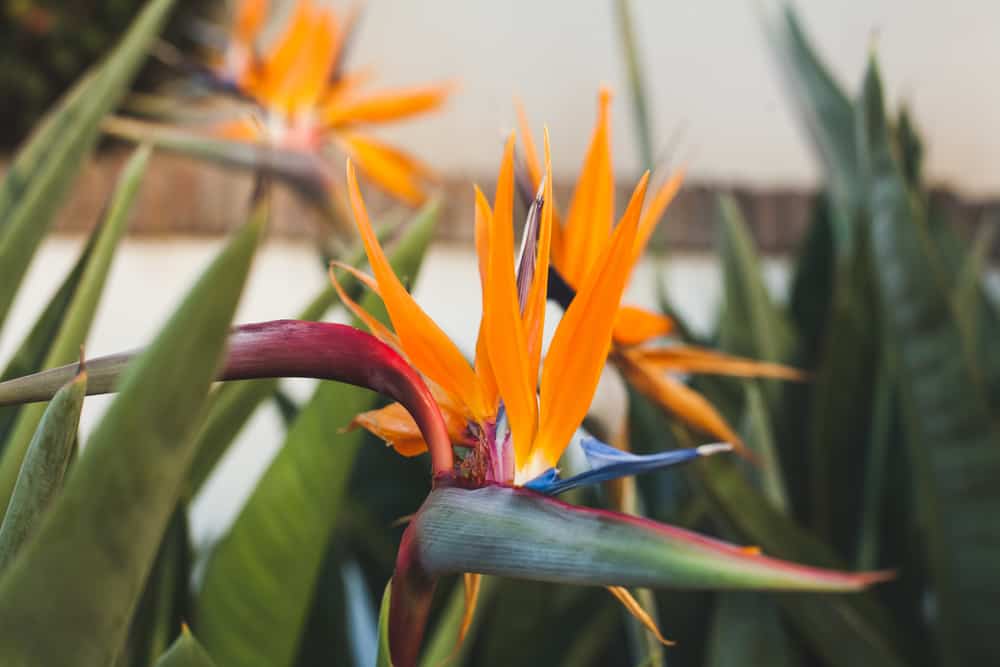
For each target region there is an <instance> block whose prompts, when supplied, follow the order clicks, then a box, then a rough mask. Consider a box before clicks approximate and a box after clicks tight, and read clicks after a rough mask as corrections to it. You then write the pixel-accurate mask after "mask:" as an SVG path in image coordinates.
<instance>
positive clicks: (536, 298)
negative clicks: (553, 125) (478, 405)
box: [524, 128, 555, 384]
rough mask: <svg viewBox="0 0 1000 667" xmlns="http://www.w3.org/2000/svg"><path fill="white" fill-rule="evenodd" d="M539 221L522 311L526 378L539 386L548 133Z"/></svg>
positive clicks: (548, 221)
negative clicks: (531, 269) (527, 376)
mask: <svg viewBox="0 0 1000 667" xmlns="http://www.w3.org/2000/svg"><path fill="white" fill-rule="evenodd" d="M542 197H543V203H542V214H541V215H542V219H541V225H540V227H539V229H538V246H537V252H536V256H535V273H534V275H533V277H532V281H531V287H530V289H529V291H528V299H527V302H526V303H525V308H524V331H525V336H526V342H527V350H528V362H529V371H528V373H529V376H530V377H531V381H532V383H533V384H534V383H537V382H538V367H539V366H540V365H541V360H542V338H543V336H544V333H545V305H546V302H547V301H546V300H547V298H548V285H549V253H550V251H551V245H552V229H553V225H554V224H555V223H554V222H553V217H554V216H553V208H554V205H555V204H554V202H553V200H552V150H551V147H550V146H549V130H548V128H546V129H545V190H544V191H543V193H542Z"/></svg>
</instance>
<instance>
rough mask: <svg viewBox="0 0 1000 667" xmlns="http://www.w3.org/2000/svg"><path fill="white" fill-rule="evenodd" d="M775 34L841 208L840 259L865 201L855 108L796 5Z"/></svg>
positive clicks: (836, 218) (837, 218)
mask: <svg viewBox="0 0 1000 667" xmlns="http://www.w3.org/2000/svg"><path fill="white" fill-rule="evenodd" d="M777 23H778V25H774V26H771V28H770V30H769V32H770V37H771V41H772V42H773V44H774V46H775V49H776V52H777V60H778V64H779V65H780V66H781V67H782V70H783V73H784V74H785V76H786V79H787V82H788V85H789V88H790V91H791V100H792V103H793V105H794V106H795V108H796V110H797V111H798V112H799V115H800V118H801V120H802V122H803V124H804V125H805V128H806V130H807V131H808V133H809V136H810V138H811V139H812V141H813V145H814V148H815V149H816V153H817V156H818V157H819V159H820V160H821V161H822V163H823V166H824V168H825V170H826V175H827V179H828V182H829V188H830V194H831V197H832V199H833V201H834V202H835V204H836V206H835V208H834V210H833V216H832V217H831V223H832V225H831V228H832V230H833V238H834V240H835V242H836V246H835V247H836V248H837V251H838V254H841V253H844V254H847V253H849V251H850V249H851V246H852V244H853V235H854V229H853V227H854V223H853V219H854V216H855V212H856V211H857V210H858V208H859V206H860V205H861V202H862V201H863V198H864V190H863V182H862V180H861V178H862V176H861V173H860V170H859V161H858V153H857V141H856V137H857V129H856V126H855V120H854V107H853V105H852V104H851V100H850V99H849V98H848V96H847V95H846V94H844V91H843V90H842V89H841V87H840V85H839V84H838V83H837V82H836V81H834V79H833V77H832V76H831V74H830V72H829V71H828V69H827V68H826V66H825V65H824V64H823V63H822V62H821V61H820V59H819V56H818V55H817V54H816V52H815V51H814V50H813V48H812V46H811V45H810V44H809V40H808V38H807V36H806V34H805V32H804V30H803V29H802V26H801V24H800V23H799V20H798V17H797V16H796V14H795V11H794V10H793V9H792V7H791V6H790V5H786V6H784V8H783V10H782V16H781V18H780V19H778V20H777Z"/></svg>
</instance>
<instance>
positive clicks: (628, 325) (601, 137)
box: [517, 88, 803, 448]
mask: <svg viewBox="0 0 1000 667" xmlns="http://www.w3.org/2000/svg"><path fill="white" fill-rule="evenodd" d="M610 104H611V91H610V90H609V89H607V88H602V89H601V90H600V92H599V94H598V117H597V123H596V126H595V128H594V131H593V135H592V138H591V142H590V147H589V149H588V151H587V155H586V157H585V159H584V162H583V166H582V168H581V171H580V176H579V178H578V180H577V183H576V188H575V190H574V193H573V196H572V199H571V200H570V204H569V208H568V210H567V212H566V215H565V218H564V219H563V220H562V224H558V223H557V224H554V225H553V228H552V272H553V279H552V282H553V283H554V284H553V287H552V288H551V289H550V291H549V292H550V296H551V297H553V298H554V300H556V301H558V302H560V303H561V305H562V306H563V307H567V306H569V305H570V304H571V302H572V301H573V300H575V296H574V295H575V294H577V293H578V289H579V288H580V287H581V286H582V285H583V283H584V281H585V280H586V277H587V276H588V275H590V274H591V273H592V272H593V271H594V270H595V268H596V260H597V257H598V255H599V253H600V251H601V248H602V247H603V245H604V244H605V243H606V242H607V239H608V237H609V235H610V234H611V233H612V222H613V215H614V208H615V204H614V189H615V180H614V169H613V168H612V159H611V133H610V127H609V125H610V116H611V113H610ZM517 115H518V121H519V127H520V131H521V137H522V142H523V147H524V151H523V153H524V162H525V167H526V169H525V172H526V175H525V180H528V181H529V182H530V183H531V184H533V185H534V187H535V188H537V187H538V184H539V183H540V182H541V180H542V172H541V166H540V162H539V159H538V150H537V148H536V146H535V142H534V139H533V137H532V134H531V128H530V124H529V123H528V121H527V117H526V115H525V112H524V109H523V107H521V105H520V104H518V105H517ZM683 177H684V174H683V171H682V170H679V171H677V172H675V173H673V174H671V175H669V176H668V177H667V178H666V179H664V181H663V182H662V184H661V185H660V186H659V187H658V188H657V190H656V192H655V193H654V194H653V197H652V198H651V201H650V203H649V204H648V205H647V206H646V207H645V209H644V210H643V211H642V213H641V215H640V218H639V223H638V230H637V232H636V234H635V240H634V242H633V244H632V247H631V248H630V250H629V251H627V254H628V255H629V259H628V271H629V272H631V270H632V268H633V267H634V266H635V265H636V264H637V263H638V261H639V259H640V258H641V257H642V255H643V253H644V252H645V250H646V247H647V245H648V243H649V240H650V238H651V236H652V234H653V231H654V230H655V228H656V225H657V224H658V223H659V221H660V219H661V218H662V217H663V214H664V212H665V211H666V209H667V207H668V206H669V205H670V203H671V201H672V200H673V199H674V197H675V195H676V194H677V192H678V191H679V189H680V186H681V183H682V181H683ZM523 191H524V188H522V192H523ZM613 319H614V333H613V337H612V347H611V353H610V355H609V357H608V360H609V361H610V362H611V364H612V365H614V367H615V368H617V369H618V370H619V371H620V372H621V373H622V375H623V376H624V377H625V379H626V380H627V381H628V382H629V383H630V384H631V385H632V386H633V387H635V389H636V390H638V391H639V392H641V393H642V394H643V395H645V396H646V397H647V398H649V399H650V400H651V401H653V403H655V404H656V405H658V406H659V407H660V408H661V409H663V410H665V411H666V412H668V413H669V414H671V415H673V416H675V417H677V418H678V419H680V420H681V421H683V422H684V423H686V424H687V425H688V426H691V427H693V428H695V429H696V430H698V431H700V432H703V433H706V434H708V435H710V436H711V437H714V438H718V439H720V440H723V441H725V442H729V443H732V444H733V445H734V446H736V447H737V448H742V443H741V440H740V437H739V436H738V435H737V434H736V432H735V431H734V430H733V428H732V427H731V426H730V425H729V424H728V423H727V421H726V419H725V418H724V417H723V416H722V415H721V414H720V413H719V412H718V411H717V410H716V409H715V408H714V407H713V406H712V404H711V403H710V402H708V401H707V400H706V399H705V398H704V397H703V396H702V395H701V394H699V393H698V392H696V391H695V390H693V389H691V388H690V387H688V386H687V385H685V384H684V383H683V382H681V381H679V380H677V379H675V378H674V377H672V376H671V373H713V374H720V375H736V376H742V377H768V378H777V379H785V380H801V379H803V374H802V373H801V372H799V371H797V370H795V369H793V368H788V367H786V366H781V365H779V364H771V363H764V362H759V361H754V360H751V359H744V358H740V357H735V356H731V355H727V354H723V353H720V352H717V351H715V350H711V349H707V348H704V347H699V346H695V345H687V344H683V343H680V342H679V341H676V340H673V341H670V342H669V343H668V344H658V343H656V342H655V341H656V340H657V339H661V338H663V337H668V336H671V335H672V334H674V333H676V326H675V324H674V322H673V320H671V318H669V317H667V316H665V315H661V314H659V313H654V312H651V311H649V310H645V309H643V308H638V307H635V306H628V305H623V306H622V307H621V308H619V309H618V311H617V314H616V315H614V317H613ZM614 439H615V442H616V444H618V443H619V442H620V443H624V442H625V441H626V440H627V439H626V438H625V437H623V434H622V433H616V434H614Z"/></svg>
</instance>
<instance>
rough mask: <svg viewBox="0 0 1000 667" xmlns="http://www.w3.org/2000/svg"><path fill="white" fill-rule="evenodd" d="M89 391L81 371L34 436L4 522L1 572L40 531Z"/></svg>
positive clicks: (51, 406) (47, 412)
mask: <svg viewBox="0 0 1000 667" xmlns="http://www.w3.org/2000/svg"><path fill="white" fill-rule="evenodd" d="M86 393H87V374H86V372H84V371H82V370H81V371H80V373H79V375H77V377H76V379H75V380H73V381H72V382H71V383H70V384H68V385H66V386H65V387H63V388H62V389H60V390H59V392H58V393H57V394H56V395H55V397H54V398H53V399H52V402H51V403H50V404H49V407H48V409H46V410H45V415H44V416H43V417H42V421H41V423H40V424H39V425H38V430H37V431H35V436H34V437H33V438H32V439H31V445H30V446H29V447H28V453H27V455H26V456H25V458H24V465H23V466H22V467H21V472H20V474H19V475H18V477H17V484H16V486H15V487H14V494H13V496H12V497H11V500H10V506H9V507H8V508H7V512H6V514H5V515H4V519H3V525H0V572H3V571H4V570H5V569H7V566H9V565H10V564H11V563H12V562H13V561H14V556H16V555H17V553H18V551H19V550H20V549H21V547H22V546H23V545H24V544H25V543H26V542H27V540H28V538H29V537H30V536H31V534H32V533H33V532H34V531H35V530H37V528H38V525H39V523H40V522H41V519H42V517H43V516H44V514H45V512H46V511H48V509H49V506H50V505H51V504H52V502H53V501H54V499H55V498H56V496H57V495H58V494H59V491H60V489H61V488H62V482H63V475H64V474H65V473H66V468H67V466H68V465H69V459H70V455H71V454H72V452H73V442H74V440H75V439H76V432H77V428H78V426H79V423H80V409H81V408H82V407H83V397H84V396H85V395H86Z"/></svg>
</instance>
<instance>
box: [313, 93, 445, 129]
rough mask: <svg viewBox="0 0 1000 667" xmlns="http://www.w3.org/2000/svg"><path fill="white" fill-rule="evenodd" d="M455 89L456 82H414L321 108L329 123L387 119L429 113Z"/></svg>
mask: <svg viewBox="0 0 1000 667" xmlns="http://www.w3.org/2000/svg"><path fill="white" fill-rule="evenodd" d="M454 89H455V84H454V83H443V84H433V85H426V86H415V87H412V88H402V89H396V90H386V91H381V92H378V93H368V94H366V95H359V96H357V97H355V98H354V99H348V100H343V99H341V100H338V101H337V103H336V104H331V105H330V106H328V107H326V108H325V109H324V110H323V112H322V121H323V123H324V124H325V125H327V126H328V127H341V126H344V125H348V124H351V123H386V122H391V121H395V120H402V119H404V118H409V117H410V116H416V115H418V114H423V113H428V112H430V111H433V110H435V109H437V108H438V107H440V106H441V105H442V104H444V102H445V100H447V99H448V95H450V94H451V93H452V91H453V90H454Z"/></svg>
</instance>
